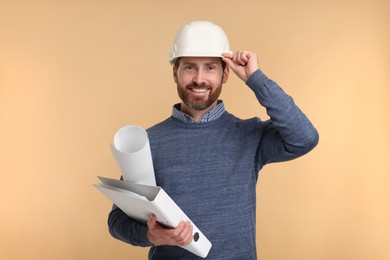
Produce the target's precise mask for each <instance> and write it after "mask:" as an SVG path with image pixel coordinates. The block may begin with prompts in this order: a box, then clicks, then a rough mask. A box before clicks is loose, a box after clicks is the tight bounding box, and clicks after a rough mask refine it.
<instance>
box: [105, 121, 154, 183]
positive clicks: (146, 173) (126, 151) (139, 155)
mask: <svg viewBox="0 0 390 260" xmlns="http://www.w3.org/2000/svg"><path fill="white" fill-rule="evenodd" d="M110 147H111V151H112V154H113V155H114V158H115V160H116V163H117V164H118V166H119V168H120V170H121V172H122V176H123V179H124V180H125V181H129V182H133V183H142V184H147V185H153V186H156V178H155V176H154V169H153V161H152V154H151V152H150V145H149V139H148V133H147V132H146V130H145V129H143V128H142V127H139V126H135V125H130V126H124V127H122V128H121V129H119V130H118V131H117V132H116V134H115V137H114V145H112V144H110Z"/></svg>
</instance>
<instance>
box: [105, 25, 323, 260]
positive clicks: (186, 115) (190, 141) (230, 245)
mask: <svg viewBox="0 0 390 260" xmlns="http://www.w3.org/2000/svg"><path fill="white" fill-rule="evenodd" d="M229 48H230V47H229V43H228V40H227V37H226V35H225V33H224V32H223V31H222V29H221V28H220V27H218V26H216V25H214V24H212V23H209V22H192V23H190V24H188V25H186V26H184V27H183V28H182V29H181V30H180V31H179V32H178V34H177V36H176V40H175V43H174V47H173V49H172V52H171V54H170V58H169V59H170V62H171V64H172V65H173V79H174V81H175V83H176V85H177V91H178V95H179V97H180V99H181V103H179V104H176V105H174V107H173V113H172V116H171V117H169V118H168V119H166V120H164V121H163V122H161V123H159V124H157V125H155V126H153V127H151V128H150V129H148V135H149V139H150V146H151V151H152V157H153V164H154V170H155V175H156V182H157V185H159V186H161V187H162V188H163V189H164V190H165V191H166V192H167V193H168V194H169V195H170V196H171V198H172V199H173V200H174V201H175V202H176V203H177V204H178V205H179V207H180V208H181V209H182V210H183V211H184V212H185V213H186V215H187V216H188V217H189V218H190V219H191V220H192V221H193V223H195V224H196V226H197V227H198V228H199V229H200V230H201V231H202V232H203V234H204V235H205V236H206V237H207V238H208V239H209V240H210V242H211V243H212V248H211V250H210V252H209V254H208V256H207V259H245V260H250V259H257V254H256V228H255V227H256V182H257V179H258V173H259V171H260V169H261V168H262V167H263V166H264V165H265V164H268V163H272V162H279V161H287V160H291V159H294V158H297V157H299V156H301V155H303V154H305V153H307V152H309V151H310V150H311V149H313V148H314V147H315V146H316V144H317V142H318V133H317V131H316V129H315V128H314V127H313V126H312V124H311V123H310V121H309V120H308V119H307V117H306V116H305V115H304V114H303V113H302V112H301V110H300V109H299V108H298V107H297V106H296V105H295V103H294V101H293V99H292V98H291V97H290V96H288V95H287V94H285V93H284V91H283V90H282V89H281V88H280V87H279V86H278V85H277V84H276V83H275V82H274V81H272V80H270V79H269V78H268V77H267V76H266V75H265V74H264V73H263V72H262V71H260V70H259V67H258V66H259V65H258V61H257V56H256V54H255V53H253V52H249V51H238V52H234V53H232V52H230V49H229ZM226 65H227V66H226ZM230 69H231V70H232V71H233V72H234V73H235V74H236V75H237V76H238V77H239V78H240V79H241V80H243V81H244V82H245V83H246V85H247V86H249V87H250V88H251V89H252V90H253V92H254V93H255V95H256V97H257V99H258V101H259V103H260V104H261V105H262V106H264V107H265V108H266V110H267V113H268V115H269V116H270V120H267V121H261V120H260V119H259V118H252V119H248V120H241V119H239V118H237V117H235V116H233V115H232V114H230V113H228V112H227V111H225V109H224V103H223V102H222V101H221V100H218V98H219V95H220V93H221V90H222V85H223V84H224V83H226V81H227V80H228V77H229V71H230ZM238 95H239V94H238ZM108 222H109V230H110V233H111V234H112V236H114V237H115V238H117V239H120V240H122V241H125V242H127V243H130V244H133V245H137V246H151V250H150V252H149V259H198V258H199V257H197V256H195V255H194V254H192V253H190V252H188V251H186V250H184V249H182V248H180V247H178V246H185V245H187V244H189V243H190V242H191V241H192V226H191V224H190V223H189V222H181V223H180V224H179V226H178V227H176V228H175V229H167V228H165V227H163V226H162V225H160V224H159V223H158V222H157V220H156V217H155V216H154V215H153V216H151V218H150V220H149V222H148V224H147V225H144V224H141V223H139V222H137V221H135V220H133V219H131V218H129V217H128V216H126V214H124V213H123V212H122V211H121V210H120V209H119V208H117V207H116V206H115V205H114V207H113V209H112V211H111V213H110V215H109V220H108Z"/></svg>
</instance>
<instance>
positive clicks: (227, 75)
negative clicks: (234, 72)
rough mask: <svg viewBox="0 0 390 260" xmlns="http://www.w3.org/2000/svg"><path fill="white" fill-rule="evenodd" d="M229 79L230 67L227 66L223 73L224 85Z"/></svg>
mask: <svg viewBox="0 0 390 260" xmlns="http://www.w3.org/2000/svg"><path fill="white" fill-rule="evenodd" d="M228 78H229V66H228V65H226V67H225V70H224V71H223V75H222V83H224V84H225V83H226V82H227V80H228Z"/></svg>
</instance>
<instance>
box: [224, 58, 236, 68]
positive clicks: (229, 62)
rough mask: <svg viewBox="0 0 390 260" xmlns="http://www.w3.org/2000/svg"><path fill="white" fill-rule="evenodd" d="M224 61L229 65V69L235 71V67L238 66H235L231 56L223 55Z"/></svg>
mask: <svg viewBox="0 0 390 260" xmlns="http://www.w3.org/2000/svg"><path fill="white" fill-rule="evenodd" d="M222 60H223V61H224V62H226V64H227V65H229V67H230V68H231V69H234V67H235V66H236V64H234V62H233V60H232V58H231V57H230V56H228V55H223V56H222Z"/></svg>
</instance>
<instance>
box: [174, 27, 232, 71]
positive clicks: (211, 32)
mask: <svg viewBox="0 0 390 260" xmlns="http://www.w3.org/2000/svg"><path fill="white" fill-rule="evenodd" d="M226 52H229V53H231V51H230V45H229V40H228V38H227V36H226V34H225V32H224V31H223V30H222V28H221V27H219V26H218V25H215V24H213V23H211V22H206V21H195V22H191V23H189V24H187V25H185V26H183V27H182V28H181V29H180V30H179V32H178V33H177V34H176V38H175V42H174V43H173V48H172V50H171V52H170V53H169V57H168V59H169V62H170V63H171V64H173V63H174V60H175V59H176V58H178V57H222V53H226Z"/></svg>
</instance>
